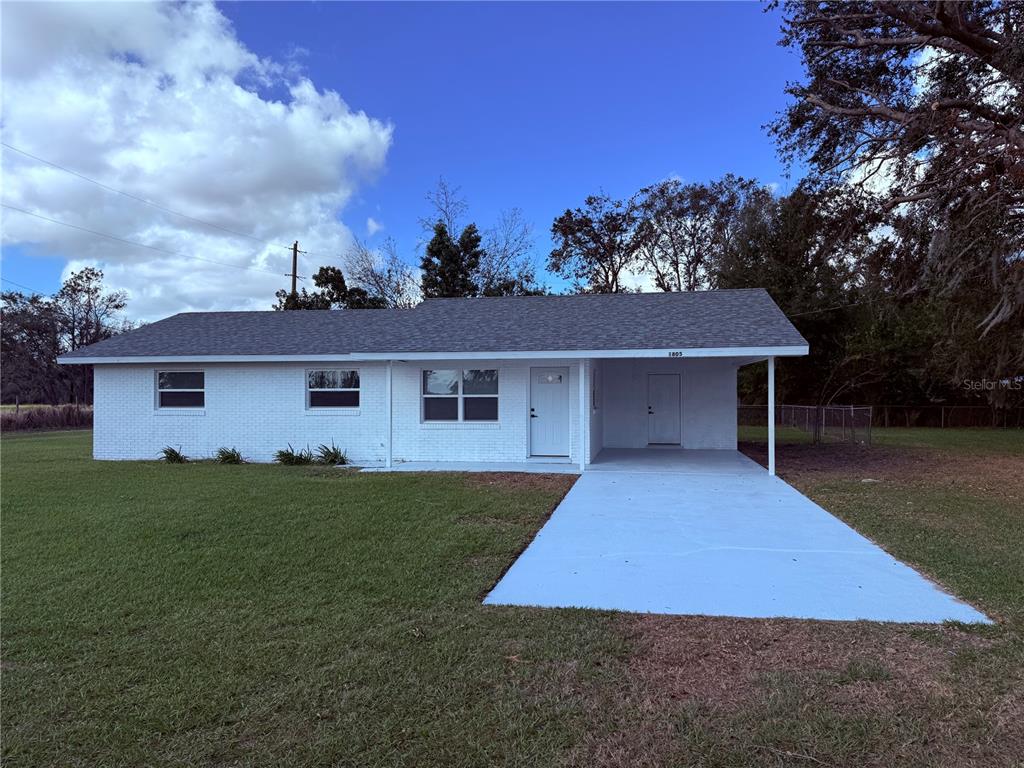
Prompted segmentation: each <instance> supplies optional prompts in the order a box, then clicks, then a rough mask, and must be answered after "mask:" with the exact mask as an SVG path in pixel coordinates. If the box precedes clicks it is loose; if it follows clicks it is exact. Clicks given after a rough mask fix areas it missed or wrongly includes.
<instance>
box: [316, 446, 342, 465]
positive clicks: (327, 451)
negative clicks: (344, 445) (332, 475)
mask: <svg viewBox="0 0 1024 768" xmlns="http://www.w3.org/2000/svg"><path fill="white" fill-rule="evenodd" d="M316 456H317V461H318V462H320V463H321V464H327V465H328V466H331V467H337V466H339V465H341V464H348V456H346V455H345V452H344V451H343V450H341V449H340V448H338V447H337V446H335V445H334V442H333V441H332V442H331V444H330V445H329V446H327V445H324V444H323V443H321V444H320V445H319V446H317V449H316Z"/></svg>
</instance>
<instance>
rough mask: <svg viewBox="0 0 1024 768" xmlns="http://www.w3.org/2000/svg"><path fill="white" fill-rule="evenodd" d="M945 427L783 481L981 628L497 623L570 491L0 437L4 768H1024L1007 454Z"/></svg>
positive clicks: (594, 620)
mask: <svg viewBox="0 0 1024 768" xmlns="http://www.w3.org/2000/svg"><path fill="white" fill-rule="evenodd" d="M914 431H915V432H916V431H919V430H914ZM941 434H942V435H943V436H948V439H946V440H945V442H941V441H940V442H938V443H937V442H936V441H937V440H939V438H933V437H932V436H931V435H927V436H911V435H906V436H904V437H901V438H899V439H897V438H896V437H895V436H894V437H893V439H892V442H891V443H889V444H887V445H884V446H880V447H876V448H873V449H867V450H865V449H858V448H856V447H851V446H829V447H826V448H824V449H822V448H820V447H816V446H807V445H787V446H784V447H783V448H782V449H781V450H780V454H779V466H780V468H781V470H782V471H783V473H784V474H785V475H786V477H787V479H789V480H790V481H791V482H793V483H794V484H796V485H797V486H798V487H800V488H801V489H802V490H804V491H805V492H807V493H809V494H810V495H812V496H813V497H814V498H815V499H817V500H818V501H820V502H822V503H823V504H825V505H826V507H827V508H829V509H831V510H833V511H834V512H836V513H837V514H839V515H841V516H842V517H844V518H845V519H846V520H848V521H849V522H851V523H852V524H854V525H855V526H856V527H858V528H859V529H860V530H862V531H864V532H865V533H867V534H868V535H870V536H872V537H873V538H874V539H875V540H876V541H878V542H879V543H881V544H882V545H883V546H885V547H887V548H888V549H889V550H890V551H891V552H893V553H894V554H896V555H898V556H900V557H902V558H904V559H906V560H907V561H909V562H912V563H914V564H915V565H917V566H918V567H920V568H922V569H923V570H924V571H925V572H927V573H928V574H930V575H932V576H933V577H935V578H937V579H938V580H940V581H941V582H943V583H944V584H946V585H948V586H950V587H952V588H954V589H955V590H956V591H957V592H958V593H959V594H961V595H962V596H964V597H966V598H969V599H971V600H972V601H974V602H975V603H976V604H977V605H978V606H979V607H981V608H982V609H983V610H986V611H987V612H989V614H990V615H992V616H993V617H995V618H996V619H997V620H998V624H997V626H995V627H991V628H967V627H958V626H946V627H930V626H903V625H884V624H870V623H862V622H855V623H831V622H805V621H793V620H769V621H762V620H740V619H712V618H706V617H656V616H637V615H629V614H614V613H608V612H591V611H577V610H535V609H514V608H491V607H484V606H482V605H481V604H480V598H481V596H482V595H483V594H484V593H485V592H486V591H487V590H488V588H489V587H490V586H491V585H492V584H493V583H494V582H495V581H496V580H497V578H498V577H499V576H500V574H501V573H502V571H503V570H504V569H505V568H506V567H507V566H508V565H509V564H510V563H511V561H512V560H513V559H514V558H515V556H516V553H517V552H518V551H519V550H520V549H521V548H522V547H523V546H524V545H525V544H526V543H527V542H528V540H529V539H530V537H531V536H532V535H533V533H534V532H535V531H536V529H537V528H538V527H539V525H540V524H541V523H542V521H543V520H544V518H545V516H546V515H547V513H548V512H549V511H550V510H551V509H552V507H553V506H554V505H555V504H556V503H557V500H558V499H559V498H560V496H561V495H562V494H563V493H564V491H565V490H566V488H567V485H568V483H570V482H571V479H566V478H565V477H559V476H511V475H487V476H463V475H437V474H433V475H412V474H409V475H386V474H367V475H361V474H358V473H354V472H350V471H345V470H334V469H322V468H319V469H318V468H302V467H279V466H219V465H213V464H193V465H182V466H171V465H163V464H159V463H155V462H153V463H150V462H143V463H104V462H92V461H91V460H90V459H89V455H88V452H89V439H90V433H88V432H80V433H47V434H38V435H10V436H8V435H5V436H4V438H3V441H2V444H0V462H2V463H0V467H2V481H3V487H2V490H3V499H2V501H3V517H2V521H0V525H2V541H3V551H2V569H3V582H2V594H0V599H2V647H0V651H2V653H0V656H2V669H3V686H2V690H0V697H2V701H0V705H2V706H0V709H2V713H0V717H2V736H0V738H2V757H3V764H4V766H5V768H6V767H7V766H68V765H83V766H86V765H87V766H93V765H97V766H98V765H102V766H138V765H160V766H163V765H167V766H170V765H200V766H214V765H217V766H221V765H279V764H288V765H353V766H356V765H358V766H378V765H380V766H396V765H411V766H488V765H523V766H549V765H580V766H583V765H587V766H590V765H601V766H611V765H650V766H654V765H699V766H723V767H724V766H747V765H751V766H754V765H756V766H798V765H799V766H808V765H834V766H865V765H880V766H881V765H884V766H899V765H986V766H987V765H996V766H1011V765H1019V756H1020V755H1021V754H1024V696H1022V691H1024V640H1022V631H1024V551H1022V548H1021V546H1020V542H1021V541H1022V540H1024V480H1022V476H1024V463H1022V462H1024V459H1022V451H1021V450H1020V448H1021V446H1020V444H1019V443H1018V442H1015V441H1014V440H1008V441H1007V442H1005V443H1000V442H998V441H996V442H995V443H993V441H989V440H986V439H985V436H984V435H979V436H977V437H971V438H966V437H965V436H963V435H961V436H960V438H958V437H957V434H956V433H955V432H954V431H952V430H949V431H946V432H942V433H941ZM987 434H988V435H992V434H994V433H987ZM1021 439H1022V438H1021V436H1020V434H1019V433H1017V434H1016V440H1018V441H1019V440H1021ZM921 446H928V447H921ZM748 450H749V451H750V452H751V453H752V455H755V456H757V455H758V448H757V447H756V446H755V447H748ZM865 479H870V480H872V481H874V482H870V483H866V482H863V480H865Z"/></svg>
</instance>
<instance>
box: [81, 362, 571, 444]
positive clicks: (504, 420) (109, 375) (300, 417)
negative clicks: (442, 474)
mask: <svg viewBox="0 0 1024 768" xmlns="http://www.w3.org/2000/svg"><path fill="white" fill-rule="evenodd" d="M535 364H538V365H542V366H565V367H567V368H569V387H570V397H569V399H570V407H569V418H570V434H571V438H570V460H571V461H578V456H579V455H580V454H579V451H580V446H579V429H578V424H579V406H578V392H579V383H578V381H579V380H578V367H577V366H578V363H577V362H576V361H566V360H561V361H560V360H544V361H539V362H537V363H535ZM322 365H323V364H314V363H310V364H305V365H304V364H292V363H287V364H285V363H281V364H264V363H250V364H206V365H202V366H196V365H177V366H153V365H98V366H96V367H95V369H96V377H95V392H94V403H95V416H94V431H93V456H94V457H95V458H97V459H155V458H157V457H158V454H159V452H160V450H161V449H162V448H163V447H164V446H171V447H173V448H177V449H179V450H181V451H182V452H183V453H184V454H185V455H187V456H190V457H193V458H208V457H210V456H212V455H213V453H214V452H215V451H216V450H217V449H218V448H220V447H229V448H230V447H233V448H237V449H238V450H239V451H241V452H242V454H243V455H244V456H245V457H246V458H247V459H249V460H251V461H272V460H273V455H274V452H275V451H277V450H278V449H280V448H284V447H286V446H287V445H289V444H291V446H292V447H293V448H295V449H296V450H298V449H300V448H306V447H309V448H314V449H315V448H316V446H317V445H319V444H320V443H326V444H330V443H331V442H333V443H334V444H335V445H337V446H338V447H339V448H341V449H343V450H344V451H345V452H346V453H347V454H348V456H349V458H350V459H351V460H352V461H353V462H355V463H357V464H379V463H383V462H384V460H385V458H386V451H387V442H386V439H387V435H386V430H387V418H386V416H387V414H386V411H385V408H386V404H387V403H386V388H385V385H386V379H385V377H386V375H387V364H386V363H380V362H368V363H355V362H353V363H351V364H350V365H346V366H345V367H352V368H358V369H359V372H360V404H359V408H358V409H355V410H353V411H347V410H342V409H332V410H309V409H307V408H306V390H305V376H306V371H307V370H308V369H310V368H316V367H322ZM530 366H531V362H530V361H490V362H488V361H476V362H474V363H472V364H471V366H470V365H468V364H466V363H465V362H454V361H451V362H444V361H432V362H431V363H429V364H419V363H415V364H414V363H395V364H394V373H393V376H394V378H393V388H394V392H393V411H392V414H393V415H392V419H393V428H392V429H393V448H392V452H393V457H394V460H395V461H396V462H397V461H519V460H522V459H525V458H527V457H528V456H529V455H530V438H529V434H530V418H529V413H530V409H529V369H530ZM339 367H340V366H339ZM427 367H429V368H459V367H473V368H497V369H498V370H499V381H498V387H499V394H498V421H497V422H496V423H483V422H478V423H472V422H457V423H438V422H433V423H430V422H423V421H422V418H421V413H422V408H421V396H420V380H421V373H420V372H421V371H422V370H423V368H427ZM158 369H159V370H174V369H178V370H198V369H202V370H203V371H205V373H206V379H205V381H206V405H205V407H204V408H203V409H202V410H201V411H187V410H184V409H164V410H158V409H157V408H156V384H155V380H156V371H157V370H158ZM588 392H589V390H588ZM588 412H589V409H588ZM585 437H589V434H587V433H585Z"/></svg>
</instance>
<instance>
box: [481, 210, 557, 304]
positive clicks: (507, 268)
mask: <svg viewBox="0 0 1024 768" xmlns="http://www.w3.org/2000/svg"><path fill="white" fill-rule="evenodd" d="M532 249H533V232H532V229H531V227H530V224H529V222H527V221H526V218H525V217H524V216H523V212H522V211H521V210H520V209H519V208H513V209H511V210H508V211H502V212H501V215H500V216H499V217H498V222H497V224H495V225H494V226H493V227H491V229H489V230H488V231H487V234H486V238H485V241H484V249H483V253H482V254H481V256H480V266H479V268H478V269H477V283H478V284H479V286H480V293H481V295H483V296H529V295H537V294H541V293H543V292H544V289H543V288H542V287H541V286H540V285H539V284H538V283H537V269H536V266H535V264H534V263H533V260H532V259H531V258H530V252H531V251H532Z"/></svg>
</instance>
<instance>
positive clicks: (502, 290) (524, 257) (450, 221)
mask: <svg viewBox="0 0 1024 768" xmlns="http://www.w3.org/2000/svg"><path fill="white" fill-rule="evenodd" d="M426 199H427V202H428V203H430V207H431V208H432V215H431V216H427V217H425V218H422V219H420V225H421V226H422V227H423V229H424V231H425V232H427V233H428V234H429V235H430V239H431V240H433V238H434V236H435V235H436V232H435V226H436V224H437V223H438V222H441V223H442V224H444V227H445V230H446V231H447V232H448V233H449V234H450V235H451V236H452V237H454V236H455V233H456V232H462V233H465V230H466V226H465V223H464V222H465V219H466V215H467V214H468V212H469V203H468V202H467V201H466V198H465V197H464V196H463V195H462V191H461V188H460V187H455V186H452V185H451V184H449V183H448V182H447V181H446V180H445V179H444V178H443V177H442V178H440V179H439V180H438V182H437V187H436V188H435V189H434V190H432V191H431V192H428V193H427V195H426ZM472 226H473V229H474V231H475V230H476V226H475V225H472ZM482 242H483V244H482V245H481V246H480V247H479V249H478V251H479V260H478V262H477V266H476V268H475V269H474V270H473V273H472V274H471V275H470V281H471V282H472V283H473V284H474V285H475V286H476V292H475V294H464V295H476V294H479V295H481V296H509V295H530V294H537V293H543V288H542V287H541V286H540V285H539V284H538V283H537V270H536V265H535V263H534V261H533V259H532V258H531V256H530V253H531V251H532V249H533V237H532V232H531V228H530V225H529V223H528V222H527V221H526V219H525V217H524V216H523V212H522V211H521V210H520V209H518V208H512V209H511V210H506V211H502V212H501V214H500V215H499V217H498V221H497V222H496V223H495V224H494V226H492V227H491V228H489V229H488V230H486V232H484V233H483V237H482ZM424 296H425V297H427V298H429V296H427V294H426V293H424Z"/></svg>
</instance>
